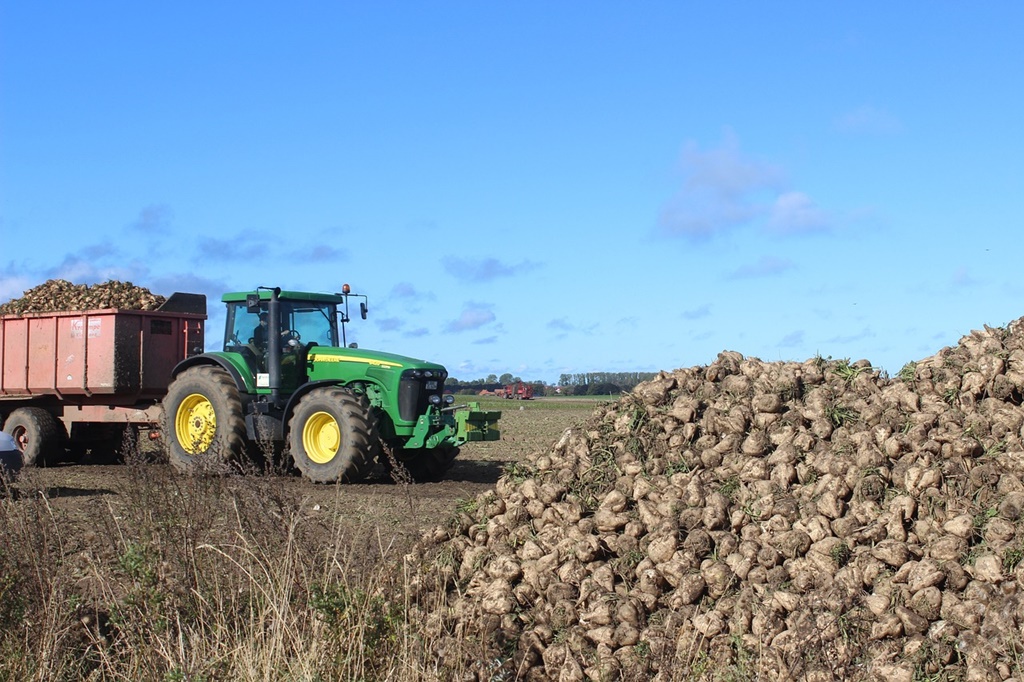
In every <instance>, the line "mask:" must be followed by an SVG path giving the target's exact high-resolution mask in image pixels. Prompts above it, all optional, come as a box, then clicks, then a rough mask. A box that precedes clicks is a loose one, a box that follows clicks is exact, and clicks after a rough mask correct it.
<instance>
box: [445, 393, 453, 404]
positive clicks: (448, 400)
mask: <svg viewBox="0 0 1024 682" xmlns="http://www.w3.org/2000/svg"><path fill="white" fill-rule="evenodd" d="M454 402H455V396H453V395H452V394H451V393H449V394H448V395H446V396H445V397H444V404H445V405H451V404H452V403H454Z"/></svg>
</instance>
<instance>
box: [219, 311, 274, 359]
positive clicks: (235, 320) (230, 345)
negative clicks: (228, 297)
mask: <svg viewBox="0 0 1024 682" xmlns="http://www.w3.org/2000/svg"><path fill="white" fill-rule="evenodd" d="M262 316H263V318H266V313H265V312H264V313H262ZM266 328H267V326H266V320H265V319H264V320H262V321H261V319H260V314H258V313H250V312H249V311H248V310H246V307H245V303H230V304H228V319H227V336H226V337H225V339H224V350H238V348H239V347H241V346H250V347H251V350H252V351H253V352H256V351H257V350H259V349H260V346H262V347H263V348H266V345H267V337H266Z"/></svg>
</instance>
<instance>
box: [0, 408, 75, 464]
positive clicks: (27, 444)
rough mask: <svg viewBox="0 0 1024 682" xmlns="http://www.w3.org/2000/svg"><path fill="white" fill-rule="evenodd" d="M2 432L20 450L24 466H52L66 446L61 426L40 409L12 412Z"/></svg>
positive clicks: (45, 411) (50, 415)
mask: <svg viewBox="0 0 1024 682" xmlns="http://www.w3.org/2000/svg"><path fill="white" fill-rule="evenodd" d="M4 431H6V432H7V433H8V434H10V435H11V437H12V438H14V442H15V443H16V444H17V446H18V449H19V450H21V460H22V465H23V466H27V467H31V466H46V465H47V464H53V463H54V462H56V461H57V460H59V459H60V458H61V456H62V455H63V454H64V450H65V448H66V447H67V440H68V436H67V432H66V431H65V430H64V425H63V424H61V423H60V422H59V421H57V418H56V417H54V416H53V415H52V414H50V413H49V412H48V411H47V410H44V409H43V408H41V407H19V408H18V409H16V410H15V411H14V412H11V414H10V415H9V416H8V417H7V421H5V422H4Z"/></svg>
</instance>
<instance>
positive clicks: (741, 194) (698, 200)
mask: <svg viewBox="0 0 1024 682" xmlns="http://www.w3.org/2000/svg"><path fill="white" fill-rule="evenodd" d="M682 166H683V173H684V175H685V180H684V182H683V186H682V188H681V189H680V190H679V192H678V193H677V194H676V196H675V197H673V198H672V200H671V201H669V203H668V205H666V206H665V207H664V209H663V210H662V214H661V218H660V220H659V223H660V226H661V229H662V230H663V231H664V232H666V233H668V234H670V235H680V236H685V237H690V238H695V239H699V238H706V237H710V236H711V235H713V234H715V233H718V232H722V231H724V230H728V229H730V228H732V227H735V226H737V225H741V224H743V223H747V222H749V221H751V220H753V219H755V218H757V217H758V216H760V215H762V214H763V213H764V212H765V210H766V209H765V197H764V195H765V194H766V193H774V192H776V191H778V189H779V188H781V187H782V185H783V182H784V173H783V172H782V169H781V168H779V167H778V166H775V165H773V164H770V163H766V162H764V161H760V160H757V159H754V158H751V157H748V156H746V155H744V154H743V153H742V152H741V151H740V148H739V141H738V139H737V138H736V136H735V135H734V134H732V133H731V132H727V134H726V138H725V140H724V142H723V143H722V145H721V146H719V147H718V148H716V149H710V150H707V151H703V150H701V149H699V148H698V147H697V145H696V144H695V143H692V142H691V143H689V144H687V146H686V149H684V151H683V158H682Z"/></svg>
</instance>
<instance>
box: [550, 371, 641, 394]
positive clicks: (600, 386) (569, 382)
mask: <svg viewBox="0 0 1024 682" xmlns="http://www.w3.org/2000/svg"><path fill="white" fill-rule="evenodd" d="M655 376H657V372H581V373H578V374H562V375H560V376H559V377H558V385H559V386H561V387H563V390H564V389H565V388H569V389H571V390H572V393H573V394H574V395H582V394H587V395H606V394H609V393H622V392H625V391H632V390H633V389H634V388H635V387H636V385H637V384H639V383H640V382H642V381H650V380H651V379H653V378H654V377H655ZM606 388H613V389H614V390H604V389H606ZM580 389H583V390H582V391H581V390H580Z"/></svg>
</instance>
